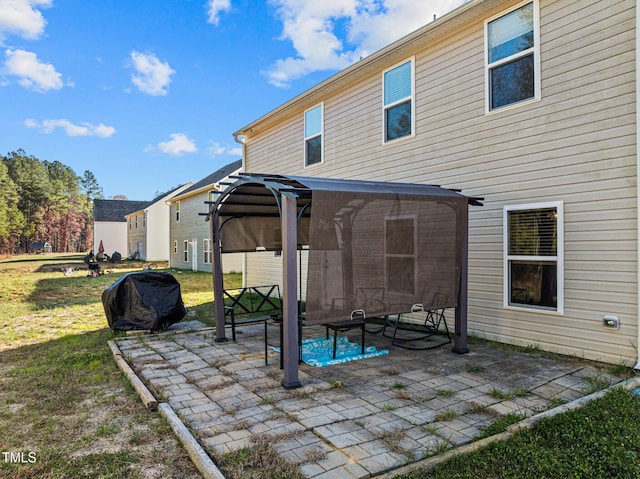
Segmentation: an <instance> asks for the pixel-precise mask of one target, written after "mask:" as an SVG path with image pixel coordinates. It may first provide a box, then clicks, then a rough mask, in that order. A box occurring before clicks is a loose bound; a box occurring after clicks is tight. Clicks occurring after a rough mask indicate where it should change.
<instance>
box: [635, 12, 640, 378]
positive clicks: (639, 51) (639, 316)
mask: <svg viewBox="0 0 640 479" xmlns="http://www.w3.org/2000/svg"><path fill="white" fill-rule="evenodd" d="M635 15H636V223H637V224H636V254H637V256H636V258H637V263H636V269H637V274H638V276H637V282H636V293H637V304H636V307H637V309H636V322H637V327H638V338H637V339H638V341H637V343H636V348H637V353H636V361H638V362H637V363H636V365H635V366H634V369H636V370H638V369H640V73H639V71H638V68H639V65H640V20H639V16H638V1H637V0H636V9H635Z"/></svg>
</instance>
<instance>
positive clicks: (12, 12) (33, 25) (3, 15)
mask: <svg viewBox="0 0 640 479" xmlns="http://www.w3.org/2000/svg"><path fill="white" fill-rule="evenodd" d="M52 3H53V2H52V0H0V42H2V40H3V39H4V37H5V36H8V35H18V36H21V37H23V38H26V39H27V40H35V39H37V38H38V37H40V35H42V34H43V32H44V27H45V25H46V24H47V22H46V20H45V19H44V18H43V17H42V13H40V12H39V11H38V10H37V8H38V7H40V8H47V7H50V6H51V4H52Z"/></svg>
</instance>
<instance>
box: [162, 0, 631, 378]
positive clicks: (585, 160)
mask: <svg viewBox="0 0 640 479" xmlns="http://www.w3.org/2000/svg"><path fill="white" fill-rule="evenodd" d="M636 3H637V2H636V1H633V0H582V1H575V0H533V1H524V2H522V1H507V0H471V1H469V2H467V3H465V4H464V5H462V6H461V7H460V8H458V9H456V10H454V11H453V12H451V13H449V14H447V15H445V16H443V17H441V18H439V19H437V20H435V21H433V22H430V23H428V24H426V25H425V26H424V27H422V28H420V29H419V30H417V31H416V32H414V33H411V34H410V35H408V36H406V37H403V38H401V39H400V40H398V41H396V42H395V43H393V44H391V45H389V46H388V47H386V48H384V49H382V50H380V51H378V52H376V53H373V54H372V55H370V56H368V57H366V58H364V59H362V60H361V61H359V62H357V63H355V64H354V65H352V66H351V67H349V68H347V69H345V70H344V71H342V72H340V73H338V74H336V75H334V76H333V77H331V78H329V79H328V80H326V81H324V82H322V83H320V84H318V85H317V86H315V87H313V88H311V89H310V90H308V91H306V92H304V93H302V94H300V95H298V96H297V97H295V98H293V99H292V100H290V101H289V102H287V103H285V104H283V105H281V106H279V107H278V108H276V109H275V110H273V111H272V112H270V113H268V114H266V115H264V116H263V117H261V118H259V119H257V120H256V121H254V122H252V123H250V124H249V125H247V126H245V127H244V128H242V129H240V130H239V131H237V132H236V133H235V134H234V136H235V137H236V139H238V140H241V141H243V143H244V147H243V149H244V151H243V157H244V170H245V171H246V172H249V173H251V172H255V173H274V174H283V175H293V176H295V175H299V176H322V177H334V178H351V179H362V180H382V181H399V182H414V183H425V184H438V185H441V186H444V187H447V188H458V189H460V190H461V191H462V193H463V194H465V195H467V196H476V197H483V198H484V206H483V207H471V208H470V220H469V225H470V237H469V242H470V244H469V301H468V319H469V327H470V330H471V331H472V332H475V333H476V334H477V335H479V336H481V337H483V338H487V339H493V340H498V341H502V342H505V343H514V344H518V345H521V346H531V347H535V348H541V349H544V350H548V351H554V352H559V353H564V354H571V355H576V356H580V357H585V358H588V359H594V360H602V361H607V362H610V363H624V364H627V365H634V364H636V361H637V358H638V336H639V326H638V301H639V295H638V253H639V249H638V200H639V196H638V184H639V181H638V174H639V172H638V168H637V161H638V145H639V144H640V142H639V141H638V128H639V126H640V125H639V123H638V118H637V117H636V112H637V111H639V108H638V103H639V100H638V81H639V80H638V77H637V76H636V75H637V72H636V65H637V64H638V59H639V58H638V50H637V45H638V44H639V43H638V42H639V40H640V33H639V32H640V29H638V28H637V27H636V25H637V24H638V22H637V19H636V9H637V4H636ZM425 20H426V19H425ZM174 214H175V212H174ZM433 234H435V235H437V234H438V231H437V230H436V231H433ZM180 248H182V246H181V245H180ZM246 262H247V264H246V283H247V284H249V285H252V284H268V283H272V282H281V280H282V272H281V265H280V262H279V261H274V260H273V259H270V258H268V255H265V254H247V257H246ZM303 270H304V268H303ZM304 283H306V280H305V279H304V278H303V284H304ZM636 367H638V366H636Z"/></svg>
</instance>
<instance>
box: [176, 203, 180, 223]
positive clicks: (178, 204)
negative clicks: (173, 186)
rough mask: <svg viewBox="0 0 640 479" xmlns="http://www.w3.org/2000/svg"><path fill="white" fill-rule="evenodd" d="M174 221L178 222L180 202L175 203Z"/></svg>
mask: <svg viewBox="0 0 640 479" xmlns="http://www.w3.org/2000/svg"><path fill="white" fill-rule="evenodd" d="M176 221H180V202H179V201H176Z"/></svg>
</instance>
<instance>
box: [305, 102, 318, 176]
mask: <svg viewBox="0 0 640 479" xmlns="http://www.w3.org/2000/svg"><path fill="white" fill-rule="evenodd" d="M318 163H322V105H317V106H315V107H313V108H311V109H309V110H307V111H305V112H304V164H305V166H310V165H315V164H318Z"/></svg>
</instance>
